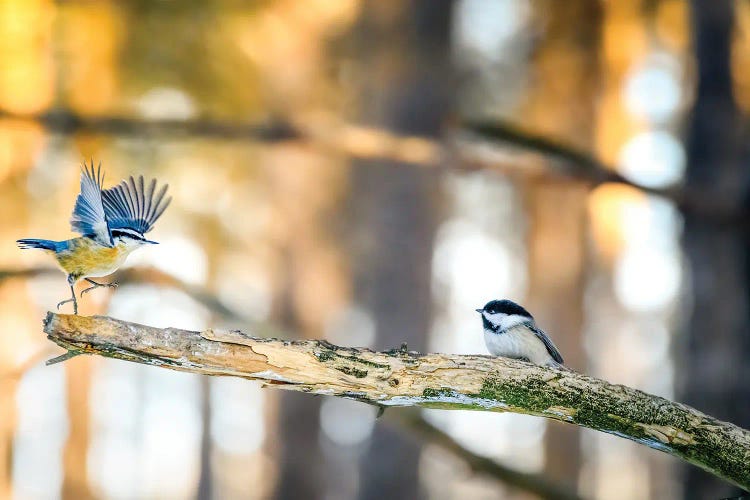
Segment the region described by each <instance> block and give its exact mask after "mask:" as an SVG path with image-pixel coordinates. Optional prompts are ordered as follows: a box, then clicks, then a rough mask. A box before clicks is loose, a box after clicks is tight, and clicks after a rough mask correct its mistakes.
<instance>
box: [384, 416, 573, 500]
mask: <svg viewBox="0 0 750 500" xmlns="http://www.w3.org/2000/svg"><path fill="white" fill-rule="evenodd" d="M386 418H387V419H388V420H392V421H394V422H396V423H397V424H399V425H401V426H403V427H405V428H406V429H409V430H411V431H413V432H414V433H416V434H417V436H419V437H420V438H421V439H423V440H425V441H427V442H430V443H433V444H436V445H438V446H440V447H441V448H443V449H445V450H447V451H449V452H450V453H452V454H453V455H455V456H457V457H459V458H461V459H462V460H464V461H465V462H466V464H467V465H468V466H469V467H470V468H471V470H472V471H474V472H477V473H480V474H486V475H488V476H490V477H494V478H496V479H499V480H501V481H502V482H504V483H506V484H508V485H512V486H515V487H516V488H519V489H521V490H524V491H528V492H530V493H534V494H535V495H538V496H539V497H540V498H546V499H550V500H553V499H554V500H576V499H580V498H581V497H579V496H578V495H577V494H576V493H575V492H573V491H569V490H567V489H565V488H564V487H563V486H561V485H558V484H555V483H554V482H552V481H550V480H549V478H548V477H547V476H546V475H544V474H530V473H526V472H520V471H517V470H515V469H511V468H510V467H506V466H504V465H501V464H499V463H497V462H495V461H494V460H491V459H489V458H487V457H483V456H480V455H476V454H474V453H472V452H470V451H468V450H467V449H466V448H464V447H463V446H461V445H460V444H459V443H458V442H456V440H455V439H453V438H452V437H450V436H449V435H448V434H447V433H445V432H443V431H441V430H440V429H438V428H437V427H435V426H434V425H432V424H431V423H430V422H428V421H427V420H425V419H424V418H422V417H421V416H420V415H419V412H417V411H412V410H408V409H405V408H404V409H399V411H396V412H388V414H387V416H386Z"/></svg>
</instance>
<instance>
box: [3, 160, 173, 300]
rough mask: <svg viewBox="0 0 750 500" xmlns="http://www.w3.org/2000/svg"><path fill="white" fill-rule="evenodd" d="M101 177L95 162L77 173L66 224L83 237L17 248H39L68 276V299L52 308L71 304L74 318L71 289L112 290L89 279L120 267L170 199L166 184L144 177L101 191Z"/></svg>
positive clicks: (28, 241) (25, 243) (142, 241)
mask: <svg viewBox="0 0 750 500" xmlns="http://www.w3.org/2000/svg"><path fill="white" fill-rule="evenodd" d="M103 185H104V173H103V172H102V168H101V163H99V166H98V167H97V168H96V169H94V162H93V161H92V162H91V165H90V166H88V165H86V164H85V163H84V164H83V166H82V168H81V192H80V194H79V195H78V198H76V205H75V208H73V215H72V217H71V219H70V225H71V226H72V228H73V231H75V232H77V233H79V234H82V235H83V236H81V237H79V238H73V239H71V240H65V241H52V240H39V239H23V240H18V241H17V242H16V243H18V246H19V247H20V248H41V249H42V250H45V251H47V252H48V253H50V254H51V255H53V256H54V257H55V259H56V260H57V263H58V265H59V266H60V268H62V270H63V271H64V272H65V273H66V274H67V275H68V285H70V293H71V298H69V299H66V300H63V301H62V302H60V303H59V304H57V308H58V309H59V308H60V306H62V305H63V304H66V303H68V302H72V303H73V313H74V314H78V301H77V300H76V294H75V290H74V288H73V287H74V285H75V284H76V282H77V281H79V280H82V279H83V280H86V281H87V282H89V283H90V284H91V286H90V287H88V288H86V289H84V290H83V291H81V297H83V294H84V293H86V292H88V291H90V290H93V289H95V288H99V287H116V286H117V283H99V282H96V281H94V280H92V279H91V278H98V277H102V276H107V275H109V274H112V273H113V272H115V271H116V270H117V269H118V268H119V267H120V266H122V265H123V263H125V259H126V258H127V256H128V255H129V254H130V252H132V251H133V250H135V249H136V248H138V247H140V246H141V245H144V244H146V243H151V244H156V243H157V242H156V241H151V240H147V239H146V237H145V236H144V235H145V234H146V233H148V232H149V231H150V230H151V229H152V227H153V225H154V223H155V222H156V220H157V219H158V218H159V217H161V214H163V213H164V210H166V208H167V206H168V205H169V202H170V201H172V198H170V197H166V198H165V195H166V193H167V185H166V184H165V185H164V186H162V187H161V188H160V189H159V190H158V191H157V189H156V179H152V180H151V181H150V182H149V183H148V184H146V183H145V182H144V181H143V176H139V177H138V179H137V180H135V179H133V177H130V178H129V179H128V180H123V181H122V182H121V183H120V184H118V185H117V186H115V187H112V188H109V189H102V187H103Z"/></svg>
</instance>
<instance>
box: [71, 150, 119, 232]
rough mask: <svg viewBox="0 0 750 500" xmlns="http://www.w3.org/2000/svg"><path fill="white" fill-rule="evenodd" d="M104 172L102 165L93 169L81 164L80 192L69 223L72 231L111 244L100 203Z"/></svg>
mask: <svg viewBox="0 0 750 500" xmlns="http://www.w3.org/2000/svg"><path fill="white" fill-rule="evenodd" d="M103 182H104V174H103V173H102V165H101V163H100V164H99V166H98V167H96V169H94V162H93V161H92V162H91V165H90V166H89V165H86V164H85V163H84V164H83V167H82V168H81V193H80V194H79V195H78V198H76V205H75V208H73V215H72V216H71V218H70V225H71V227H72V228H73V231H75V232H77V233H80V234H83V235H85V236H89V237H91V238H94V239H95V240H97V241H98V242H99V243H101V244H102V245H106V246H110V247H111V246H112V245H113V243H112V235H111V234H110V233H109V226H108V225H107V216H106V214H105V212H104V206H103V204H102V183H103Z"/></svg>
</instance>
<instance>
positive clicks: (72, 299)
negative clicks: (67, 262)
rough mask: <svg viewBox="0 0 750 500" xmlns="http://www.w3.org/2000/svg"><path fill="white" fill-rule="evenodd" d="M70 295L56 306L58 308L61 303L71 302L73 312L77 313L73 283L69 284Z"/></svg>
mask: <svg viewBox="0 0 750 500" xmlns="http://www.w3.org/2000/svg"><path fill="white" fill-rule="evenodd" d="M70 295H71V298H69V299H66V300H63V301H62V302H60V303H59V304H57V308H58V309H60V306H61V305H63V304H67V303H68V302H72V303H73V314H76V315H77V314H78V301H77V300H76V291H75V290H74V289H73V285H70Z"/></svg>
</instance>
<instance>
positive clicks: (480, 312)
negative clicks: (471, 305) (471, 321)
mask: <svg viewBox="0 0 750 500" xmlns="http://www.w3.org/2000/svg"><path fill="white" fill-rule="evenodd" d="M474 310H475V311H476V312H478V313H479V314H482V312H483V311H484V309H474Z"/></svg>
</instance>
